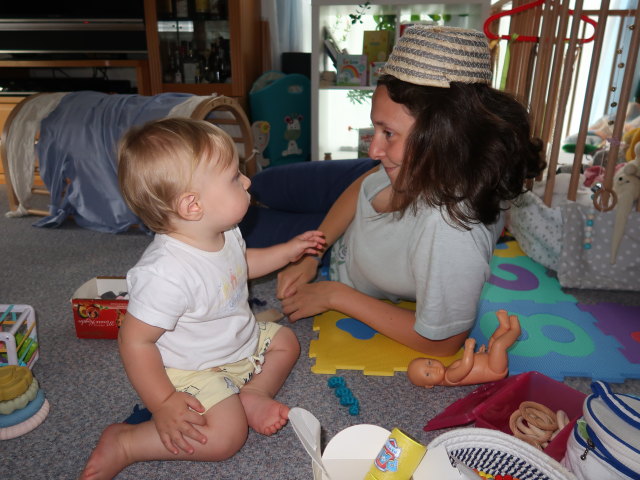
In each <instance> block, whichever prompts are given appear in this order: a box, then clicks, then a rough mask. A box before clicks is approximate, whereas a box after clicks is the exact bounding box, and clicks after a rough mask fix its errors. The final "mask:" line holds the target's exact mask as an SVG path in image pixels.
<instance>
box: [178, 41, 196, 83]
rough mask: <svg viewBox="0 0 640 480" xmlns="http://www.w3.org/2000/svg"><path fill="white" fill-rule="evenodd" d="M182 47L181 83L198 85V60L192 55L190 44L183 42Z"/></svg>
mask: <svg viewBox="0 0 640 480" xmlns="http://www.w3.org/2000/svg"><path fill="white" fill-rule="evenodd" d="M183 47H184V49H183V51H184V52H185V54H184V57H183V59H182V72H183V74H184V77H183V79H182V81H183V82H184V83H198V80H199V76H200V73H199V70H200V67H199V62H198V59H197V58H196V56H195V55H194V53H193V48H192V46H191V43H190V42H183Z"/></svg>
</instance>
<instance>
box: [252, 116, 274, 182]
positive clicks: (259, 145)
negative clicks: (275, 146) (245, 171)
mask: <svg viewBox="0 0 640 480" xmlns="http://www.w3.org/2000/svg"><path fill="white" fill-rule="evenodd" d="M270 131H271V125H269V122H265V121H264V120H259V121H257V122H253V124H252V125H251V134H252V135H253V148H254V151H255V154H256V166H257V167H258V171H260V170H262V168H264V167H267V166H268V165H269V159H268V158H264V155H263V154H264V150H265V149H266V148H267V145H269V137H270V135H269V132H270Z"/></svg>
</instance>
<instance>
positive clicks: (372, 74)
mask: <svg viewBox="0 0 640 480" xmlns="http://www.w3.org/2000/svg"><path fill="white" fill-rule="evenodd" d="M386 63H387V62H371V63H370V64H369V85H372V86H374V87H375V86H376V85H378V79H379V78H380V75H381V74H382V67H384V66H385V64H386Z"/></svg>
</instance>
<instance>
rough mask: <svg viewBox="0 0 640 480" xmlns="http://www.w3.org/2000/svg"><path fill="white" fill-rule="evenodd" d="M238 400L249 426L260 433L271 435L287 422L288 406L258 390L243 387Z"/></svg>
mask: <svg viewBox="0 0 640 480" xmlns="http://www.w3.org/2000/svg"><path fill="white" fill-rule="evenodd" d="M240 401H241V402H242V406H243V407H244V411H245V414H246V415H247V422H248V423H249V426H250V427H251V428H253V429H254V430H255V431H256V432H258V433H261V434H262V435H273V434H274V433H276V432H277V431H278V430H280V429H281V428H282V427H284V426H285V425H286V424H287V420H288V418H289V410H290V409H289V407H287V406H286V405H284V404H283V403H280V402H278V401H276V400H274V399H273V398H271V397H270V396H269V395H267V394H266V393H263V392H261V391H258V390H249V389H247V387H244V388H243V389H242V390H240Z"/></svg>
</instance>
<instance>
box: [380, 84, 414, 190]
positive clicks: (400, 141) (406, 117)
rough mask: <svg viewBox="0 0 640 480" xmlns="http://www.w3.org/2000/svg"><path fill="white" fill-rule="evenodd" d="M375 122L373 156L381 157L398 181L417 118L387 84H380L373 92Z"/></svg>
mask: <svg viewBox="0 0 640 480" xmlns="http://www.w3.org/2000/svg"><path fill="white" fill-rule="evenodd" d="M371 122H372V123H373V128H374V134H373V140H372V142H371V146H370V147H369V156H370V157H371V158H373V159H376V160H380V161H381V162H382V166H383V168H384V170H385V171H386V172H387V175H388V176H389V178H390V179H391V184H394V183H395V181H396V178H397V177H398V173H399V172H400V166H401V165H402V162H403V160H404V148H405V144H406V141H407V138H408V137H409V135H410V134H411V130H412V129H413V124H414V123H415V118H414V117H412V116H411V114H410V113H409V110H408V109H407V108H406V107H405V106H404V105H402V104H400V103H396V102H394V101H393V100H391V98H389V92H388V91H387V87H385V86H384V85H380V86H379V87H378V88H376V90H375V92H374V93H373V100H372V104H371Z"/></svg>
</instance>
